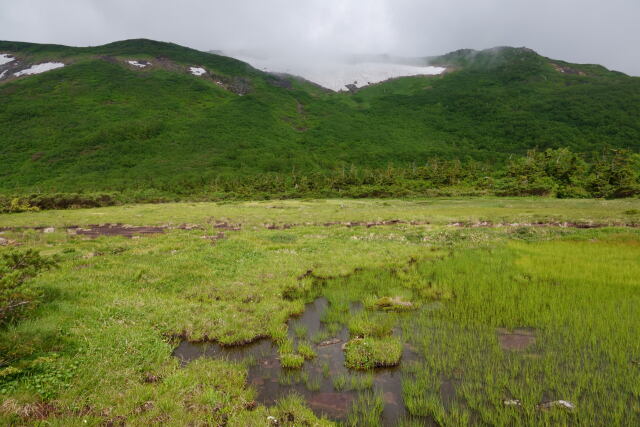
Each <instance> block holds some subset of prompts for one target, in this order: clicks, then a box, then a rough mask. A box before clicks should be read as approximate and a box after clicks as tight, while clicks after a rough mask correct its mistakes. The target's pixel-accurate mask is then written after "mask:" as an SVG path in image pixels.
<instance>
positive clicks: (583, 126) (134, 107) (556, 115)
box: [0, 40, 640, 194]
mask: <svg viewBox="0 0 640 427" xmlns="http://www.w3.org/2000/svg"><path fill="white" fill-rule="evenodd" d="M0 53H8V54H11V55H13V56H15V57H16V58H17V59H19V60H20V61H22V62H23V63H29V64H36V63H41V62H47V61H61V62H64V63H65V64H66V66H65V67H64V68H60V69H57V70H53V71H49V72H46V73H43V74H40V75H36V76H29V77H22V78H17V79H9V80H4V81H0V128H1V129H2V135H3V138H2V142H1V143H0V158H1V159H2V161H1V162H0V193H5V194H15V193H27V192H60V191H63V192H78V191H120V190H140V189H141V190H145V189H155V190H159V191H171V192H173V193H176V192H178V189H179V190H180V192H182V193H189V192H197V191H200V189H202V188H204V187H206V186H208V185H212V183H216V182H218V183H219V182H220V180H237V181H243V180H249V181H250V180H252V179H254V180H255V179H257V178H256V177H261V176H265V175H264V174H265V173H268V174H271V175H269V176H274V175H278V176H284V177H286V176H291V175H292V174H293V175H304V176H316V175H322V174H332V173H333V174H335V173H336V172H335V171H339V170H343V168H345V167H347V168H348V167H352V166H353V165H355V167H358V168H367V169H368V170H377V169H379V168H387V167H388V166H389V165H394V167H396V168H401V169H402V168H409V167H412V166H414V165H418V166H419V165H423V164H425V163H426V162H428V161H432V160H433V159H434V158H439V159H445V160H446V159H460V160H462V161H464V162H468V161H470V160H474V161H479V162H482V163H483V164H485V165H487V167H496V168H500V167H502V165H504V164H505V162H506V161H507V160H508V159H509V157H510V156H511V155H513V154H518V155H524V154H525V153H526V152H527V150H529V149H532V148H538V149H540V150H544V149H547V148H560V147H567V148H569V149H570V150H572V151H573V152H577V153H586V154H587V155H591V153H596V152H598V153H599V152H602V150H603V148H605V147H611V148H616V149H629V150H631V151H633V152H638V151H640V78H636V77H629V76H626V75H624V74H621V73H617V72H611V71H608V70H606V69H605V68H603V67H600V66H595V65H575V64H568V63H565V62H562V61H555V60H550V59H548V58H544V57H541V56H539V55H538V54H536V53H535V52H533V51H531V50H528V49H524V48H497V49H491V50H487V51H482V52H477V51H469V50H463V51H458V52H453V53H451V54H448V55H445V56H442V57H437V58H430V61H431V62H432V63H433V64H438V65H445V66H447V67H448V68H449V71H448V72H447V73H446V74H444V75H442V76H434V77H407V78H401V79H396V80H392V81H388V82H385V83H381V84H377V85H374V86H370V87H367V88H365V89H362V90H360V91H359V92H357V93H356V94H349V93H333V92H330V91H327V90H323V89H322V88H319V87H318V86H315V85H313V84H311V83H309V82H305V81H304V80H302V79H296V78H293V77H283V76H274V75H270V74H267V73H263V72H261V71H258V70H256V69H253V68H252V67H250V66H249V65H247V64H245V63H243V62H240V61H237V60H234V59H231V58H227V57H224V56H217V55H214V54H210V53H204V52H200V51H196V50H193V49H188V48H184V47H181V46H178V45H175V44H169V43H161V42H155V41H150V40H129V41H123V42H116V43H112V44H108V45H105V46H100V47H90V48H73V47H65V46H58V45H38V44H29V43H17V42H0ZM130 60H136V61H149V62H151V65H150V66H148V67H146V68H137V67H135V66H132V65H129V64H128V63H127V61H130ZM189 67H203V68H205V69H206V70H207V72H208V73H207V75H205V76H202V77H197V76H194V75H192V74H191V73H190V72H189ZM492 165H493V166H492Z"/></svg>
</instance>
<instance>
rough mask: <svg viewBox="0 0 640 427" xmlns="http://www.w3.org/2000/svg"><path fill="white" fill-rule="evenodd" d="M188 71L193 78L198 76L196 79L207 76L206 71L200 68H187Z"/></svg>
mask: <svg viewBox="0 0 640 427" xmlns="http://www.w3.org/2000/svg"><path fill="white" fill-rule="evenodd" d="M189 71H191V74H193V75H194V76H198V77H200V76H203V75H205V74H207V70H205V69H204V68H200V67H191V68H189Z"/></svg>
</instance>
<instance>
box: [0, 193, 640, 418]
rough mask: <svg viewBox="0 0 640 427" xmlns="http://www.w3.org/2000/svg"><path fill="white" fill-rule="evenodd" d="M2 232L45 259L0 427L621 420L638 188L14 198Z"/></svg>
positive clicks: (639, 231)
mask: <svg viewBox="0 0 640 427" xmlns="http://www.w3.org/2000/svg"><path fill="white" fill-rule="evenodd" d="M0 244H2V245H3V246H0V256H2V255H6V254H9V253H15V252H17V253H21V252H24V251H26V250H28V249H34V250H36V251H38V252H39V253H40V254H41V255H42V256H43V257H45V258H47V259H56V260H57V264H58V267H57V268H54V269H51V270H49V271H44V272H41V273H40V274H38V275H37V276H35V277H33V278H31V279H30V280H29V281H28V282H26V284H28V285H29V287H30V288H31V289H32V290H33V292H34V294H36V295H39V297H38V300H39V301H40V303H39V306H38V308H37V309H36V310H34V311H31V312H29V313H28V314H27V315H26V316H25V317H24V318H22V319H20V320H18V321H16V322H12V323H11V324H9V325H6V326H4V327H3V328H2V329H0V424H3V425H5V424H10V425H11V424H15V425H22V424H26V425H32V424H35V423H37V422H40V421H42V422H46V423H47V424H50V425H123V424H127V425H147V424H166V425H185V424H193V425H229V426H232V425H238V426H246V425H256V426H268V425H296V426H300V425H331V424H333V423H335V422H338V423H344V424H346V425H404V426H414V425H434V424H435V425H467V424H478V425H484V424H491V425H540V424H543V425H544V424H583V425H584V424H586V425H633V424H637V423H640V323H639V322H638V318H639V315H640V311H639V310H638V307H639V306H640V280H639V279H638V278H639V277H640V262H639V261H640V200H638V199H626V200H612V201H602V200H557V199H540V198H530V199H529V198H514V199H507V198H499V199H498V198H478V199H425V200H412V201H402V200H309V201H265V202H238V203H225V204H223V203H175V204H160V205H128V206H118V207H109V208H100V209H84V210H65V211H43V212H28V213H20V214H4V215H0ZM2 274H3V270H2V269H1V268H0V280H2ZM7 274H8V273H7ZM1 283H2V282H0V284H1ZM248 343H252V344H251V345H248V346H246V345H245V346H243V347H239V345H242V344H248ZM221 345H222V346H221ZM231 346H232V347H231ZM258 350H259V351H258ZM205 356H206V357H205ZM383 365H384V366H385V368H381V366H383ZM345 366H347V367H349V368H354V369H347V368H346V367H345ZM392 366H395V367H392ZM267 391H268V392H267ZM270 393H271V396H269V394H270ZM276 393H277V396H276ZM274 396H276V398H273V397H274ZM274 401H275V402H274Z"/></svg>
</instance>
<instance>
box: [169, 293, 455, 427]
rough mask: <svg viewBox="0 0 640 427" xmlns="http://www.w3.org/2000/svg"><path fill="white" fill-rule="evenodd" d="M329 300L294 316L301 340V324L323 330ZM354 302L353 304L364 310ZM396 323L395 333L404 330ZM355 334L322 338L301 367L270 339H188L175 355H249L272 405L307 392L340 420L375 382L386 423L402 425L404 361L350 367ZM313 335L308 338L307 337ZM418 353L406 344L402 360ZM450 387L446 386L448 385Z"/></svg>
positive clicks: (255, 379)
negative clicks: (348, 348) (347, 352)
mask: <svg viewBox="0 0 640 427" xmlns="http://www.w3.org/2000/svg"><path fill="white" fill-rule="evenodd" d="M327 307H328V302H327V300H326V299H325V298H319V299H317V300H315V301H314V302H313V303H311V304H308V305H307V307H306V310H305V312H304V313H303V314H302V315H301V316H299V317H295V318H292V319H291V320H289V322H288V326H289V332H288V333H289V337H290V338H291V339H292V340H293V341H294V342H295V343H296V345H297V341H298V338H297V337H296V333H295V331H296V327H298V330H300V327H304V328H306V331H307V337H313V336H314V335H316V334H318V333H320V332H322V331H323V324H322V322H321V317H322V314H323V312H324V311H325V310H326V309H327ZM361 309H362V306H361V305H352V306H351V310H352V311H354V310H356V311H357V310H361ZM399 333H400V330H399V329H396V330H395V331H394V334H399ZM348 339H349V332H348V330H347V328H343V329H342V330H340V331H339V332H338V333H337V334H334V335H333V336H331V337H330V338H328V339H326V340H324V341H323V342H321V343H316V344H312V346H313V349H314V350H315V352H316V354H317V356H316V357H315V358H314V359H313V360H310V361H306V362H305V364H304V366H303V367H302V368H301V369H295V370H292V369H283V368H282V367H281V366H280V361H279V360H278V347H277V346H276V345H275V344H274V343H273V342H272V341H271V340H270V339H261V340H258V341H256V342H254V343H251V344H248V345H243V346H235V347H224V346H221V345H219V344H215V343H189V342H187V341H184V342H182V343H181V344H180V345H179V346H178V347H177V348H176V349H175V351H174V356H175V357H178V358H179V359H180V360H181V361H182V362H183V363H188V362H189V361H191V360H194V359H197V358H199V357H213V358H225V359H228V360H232V361H242V360H247V359H249V360H250V361H251V362H252V364H251V366H250V368H249V375H248V382H249V384H250V385H252V386H253V387H255V389H256V390H257V393H258V394H257V400H258V401H259V402H260V403H262V404H264V405H267V406H270V405H273V404H274V403H275V402H276V401H277V400H278V399H280V398H282V397H284V396H287V395H289V394H291V393H292V392H295V393H297V394H299V395H301V396H303V397H304V398H305V400H306V401H307V404H308V406H309V408H311V409H312V410H313V411H314V412H315V413H316V414H317V415H319V416H326V417H327V418H329V419H331V420H335V421H340V420H345V419H346V417H347V415H348V413H349V410H350V408H351V405H352V402H353V401H354V399H355V398H356V397H357V395H358V393H359V392H361V391H363V389H371V388H373V389H374V390H375V391H376V392H378V393H380V395H381V396H382V397H383V400H384V411H383V414H382V417H383V420H382V421H383V424H384V425H389V426H391V425H396V424H397V421H398V420H399V419H400V418H402V417H406V416H407V415H408V413H407V411H406V408H405V405H404V401H403V398H402V373H401V371H400V367H394V368H385V369H376V370H372V371H368V372H358V371H353V370H349V369H347V368H346V367H345V366H344V351H343V350H342V345H343V344H344V343H345V342H347V341H348ZM306 341H308V340H306ZM418 357H419V356H418V355H417V354H416V353H415V352H413V351H412V350H411V347H410V346H408V345H405V347H404V351H403V354H402V359H401V364H405V363H410V362H411V361H412V360H417V359H418ZM445 393H446V390H445Z"/></svg>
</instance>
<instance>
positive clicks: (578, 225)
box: [448, 221, 640, 229]
mask: <svg viewBox="0 0 640 427" xmlns="http://www.w3.org/2000/svg"><path fill="white" fill-rule="evenodd" d="M448 225H449V227H460V228H499V227H559V228H581V229H592V228H604V227H633V228H637V227H640V223H636V222H630V223H628V222H613V223H594V222H567V221H564V222H562V221H538V222H512V223H509V222H499V223H493V222H491V221H478V222H452V223H450V224H448Z"/></svg>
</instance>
